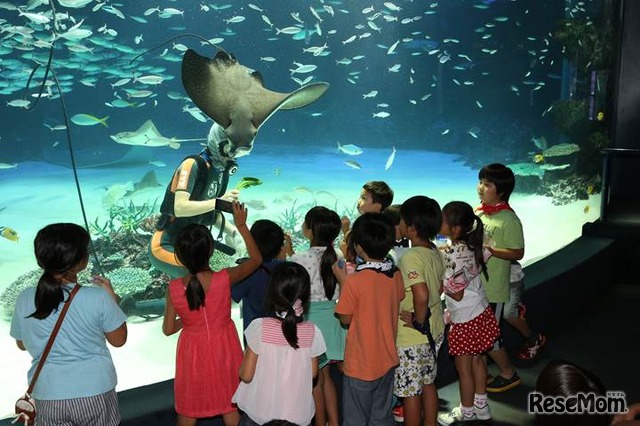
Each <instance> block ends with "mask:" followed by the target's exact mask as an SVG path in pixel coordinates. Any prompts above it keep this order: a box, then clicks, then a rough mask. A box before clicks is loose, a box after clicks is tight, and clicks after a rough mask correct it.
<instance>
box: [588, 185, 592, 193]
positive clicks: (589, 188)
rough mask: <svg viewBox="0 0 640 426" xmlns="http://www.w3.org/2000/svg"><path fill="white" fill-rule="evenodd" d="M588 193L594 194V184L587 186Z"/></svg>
mask: <svg viewBox="0 0 640 426" xmlns="http://www.w3.org/2000/svg"><path fill="white" fill-rule="evenodd" d="M587 194H589V195H591V194H593V185H589V186H587Z"/></svg>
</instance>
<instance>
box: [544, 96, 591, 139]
mask: <svg viewBox="0 0 640 426" xmlns="http://www.w3.org/2000/svg"><path fill="white" fill-rule="evenodd" d="M588 112H589V104H588V102H587V101H586V100H577V99H566V100H563V101H558V102H556V103H554V104H553V110H552V111H551V113H552V114H553V119H554V123H555V125H556V127H557V128H558V130H560V131H561V132H562V133H564V134H565V135H567V136H570V137H572V138H580V136H581V135H583V134H584V131H585V124H587V123H588Z"/></svg>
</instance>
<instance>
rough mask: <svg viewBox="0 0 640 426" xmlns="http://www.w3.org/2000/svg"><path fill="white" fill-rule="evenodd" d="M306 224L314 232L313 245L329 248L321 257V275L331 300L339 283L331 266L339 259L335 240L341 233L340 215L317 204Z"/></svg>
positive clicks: (327, 295)
mask: <svg viewBox="0 0 640 426" xmlns="http://www.w3.org/2000/svg"><path fill="white" fill-rule="evenodd" d="M304 224H305V226H306V227H307V229H309V230H310V231H311V233H312V241H311V246H320V247H326V248H327V249H326V250H325V251H324V253H322V257H321V258H320V276H321V277H322V284H323V285H324V295H325V296H326V297H327V299H329V300H331V299H333V295H334V293H335V291H336V285H337V283H338V280H337V279H336V277H335V275H333V270H332V269H331V267H332V265H333V264H334V263H335V262H336V260H338V255H337V254H336V250H335V248H334V247H333V242H334V241H335V239H336V238H338V235H339V234H340V228H341V225H342V224H341V222H340V216H338V213H336V212H334V211H333V210H329V209H328V208H326V207H322V206H316V207H313V208H312V209H311V210H309V211H308V212H307V214H306V216H305V217H304Z"/></svg>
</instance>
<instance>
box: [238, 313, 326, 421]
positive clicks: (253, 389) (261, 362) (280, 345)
mask: <svg viewBox="0 0 640 426" xmlns="http://www.w3.org/2000/svg"><path fill="white" fill-rule="evenodd" d="M244 335H245V338H246V339H247V345H248V346H249V347H250V348H251V350H252V351H253V352H255V353H256V354H257V355H258V361H257V364H256V371H255V374H254V376H253V379H252V380H251V382H249V383H244V382H241V383H240V386H238V390H237V391H236V393H235V395H233V399H232V402H235V403H236V404H238V407H239V408H240V409H241V410H242V411H244V412H245V413H247V415H248V416H249V417H250V418H251V420H253V421H254V422H256V423H258V424H263V423H267V422H269V421H271V420H274V419H280V420H288V421H290V422H292V423H295V424H299V425H308V424H309V423H311V419H312V418H313V416H314V415H315V411H316V409H315V404H314V402H313V395H312V390H313V377H312V376H313V375H312V370H311V359H312V358H314V357H317V356H320V355H322V354H323V353H324V352H325V351H326V346H325V343H324V338H323V337H322V333H321V332H320V330H319V329H318V328H317V327H316V326H315V325H314V324H313V323H311V322H308V321H304V322H301V323H299V324H298V332H297V335H298V346H299V348H298V349H294V348H293V347H291V345H289V342H287V339H286V338H285V337H284V334H283V333H282V322H281V321H280V320H278V319H276V318H258V319H256V320H254V321H253V322H252V323H251V324H250V325H249V327H248V328H247V329H246V330H245V332H244Z"/></svg>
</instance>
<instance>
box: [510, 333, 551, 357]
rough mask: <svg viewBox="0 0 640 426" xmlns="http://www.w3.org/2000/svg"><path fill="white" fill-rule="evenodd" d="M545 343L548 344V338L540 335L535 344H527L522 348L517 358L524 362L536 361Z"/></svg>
mask: <svg viewBox="0 0 640 426" xmlns="http://www.w3.org/2000/svg"><path fill="white" fill-rule="evenodd" d="M545 343H547V338H546V337H544V334H541V333H538V335H537V336H536V340H535V341H534V342H533V343H525V344H524V345H523V346H522V348H520V350H519V351H518V354H517V357H518V358H520V359H524V360H530V359H534V358H535V357H536V356H537V355H538V353H539V352H540V349H541V348H542V347H543V346H544V344H545Z"/></svg>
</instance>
